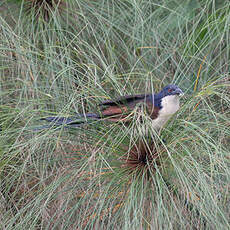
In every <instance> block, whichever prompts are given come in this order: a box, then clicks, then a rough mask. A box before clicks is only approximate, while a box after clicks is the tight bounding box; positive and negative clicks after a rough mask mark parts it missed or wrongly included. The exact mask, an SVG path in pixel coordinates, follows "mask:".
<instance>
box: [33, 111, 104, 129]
mask: <svg viewBox="0 0 230 230" xmlns="http://www.w3.org/2000/svg"><path fill="white" fill-rule="evenodd" d="M86 118H90V121H92V120H98V119H100V117H99V116H98V115H97V114H95V113H86V114H77V115H76V116H73V117H44V118H41V119H40V120H45V121H47V122H50V123H52V124H51V125H43V126H40V127H37V128H35V130H42V129H48V128H51V127H54V126H62V125H64V127H65V128H70V127H71V128H77V127H80V126H81V125H83V124H85V123H87V120H86Z"/></svg>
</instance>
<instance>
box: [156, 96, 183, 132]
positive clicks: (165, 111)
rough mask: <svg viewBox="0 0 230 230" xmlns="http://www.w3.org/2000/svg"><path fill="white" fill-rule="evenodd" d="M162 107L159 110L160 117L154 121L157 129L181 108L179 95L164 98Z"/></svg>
mask: <svg viewBox="0 0 230 230" xmlns="http://www.w3.org/2000/svg"><path fill="white" fill-rule="evenodd" d="M161 106H162V108H161V109H160V111H159V114H158V117H157V118H156V119H155V120H153V121H152V125H153V127H154V128H155V129H160V128H162V126H163V125H164V124H165V123H166V122H167V121H168V120H169V119H170V117H171V116H172V115H173V114H174V113H176V112H177V111H178V109H179V108H180V104H179V97H178V96H177V95H170V96H166V97H164V98H162V100H161Z"/></svg>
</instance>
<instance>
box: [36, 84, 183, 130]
mask: <svg viewBox="0 0 230 230" xmlns="http://www.w3.org/2000/svg"><path fill="white" fill-rule="evenodd" d="M181 95H183V91H182V90H181V89H180V88H179V87H178V86H176V85H173V84H171V85H168V86H166V87H164V88H163V89H162V90H161V91H160V92H159V93H156V94H140V95H128V96H124V97H120V98H117V99H115V100H106V101H103V102H102V103H101V104H99V108H100V109H99V112H98V113H85V114H77V115H75V116H72V117H46V118H42V119H41V120H46V121H48V122H51V123H52V124H51V125H46V126H41V127H40V128H38V129H43V128H49V127H52V126H62V125H64V126H65V127H79V126H81V125H82V124H84V123H87V119H84V118H88V120H108V121H111V122H118V121H123V122H130V118H131V116H130V114H131V113H132V112H133V111H134V109H136V108H138V105H141V104H142V105H143V106H144V108H145V111H146V112H147V115H148V116H149V117H150V118H151V119H152V125H153V128H154V129H155V130H159V129H161V128H162V127H163V126H164V124H165V123H166V122H167V121H168V120H169V118H170V117H171V116H172V115H173V114H174V113H176V112H177V111H178V109H179V107H180V105H179V96H181Z"/></svg>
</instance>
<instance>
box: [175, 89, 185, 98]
mask: <svg viewBox="0 0 230 230" xmlns="http://www.w3.org/2000/svg"><path fill="white" fill-rule="evenodd" d="M175 93H176V94H177V95H178V96H180V97H182V96H183V95H184V92H183V91H182V90H181V89H180V88H178V89H177V90H176V92H175Z"/></svg>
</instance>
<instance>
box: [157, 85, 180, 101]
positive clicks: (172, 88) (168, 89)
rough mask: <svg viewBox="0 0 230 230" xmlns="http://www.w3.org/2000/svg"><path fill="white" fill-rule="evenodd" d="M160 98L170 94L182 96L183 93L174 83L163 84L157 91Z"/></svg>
mask: <svg viewBox="0 0 230 230" xmlns="http://www.w3.org/2000/svg"><path fill="white" fill-rule="evenodd" d="M159 94H160V96H161V98H163V97H166V96H171V95H177V96H182V95H183V94H184V93H183V91H182V90H181V89H180V88H179V87H178V86H176V85H167V86H165V87H164V88H163V89H162V90H161V92H160V93H159Z"/></svg>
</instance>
